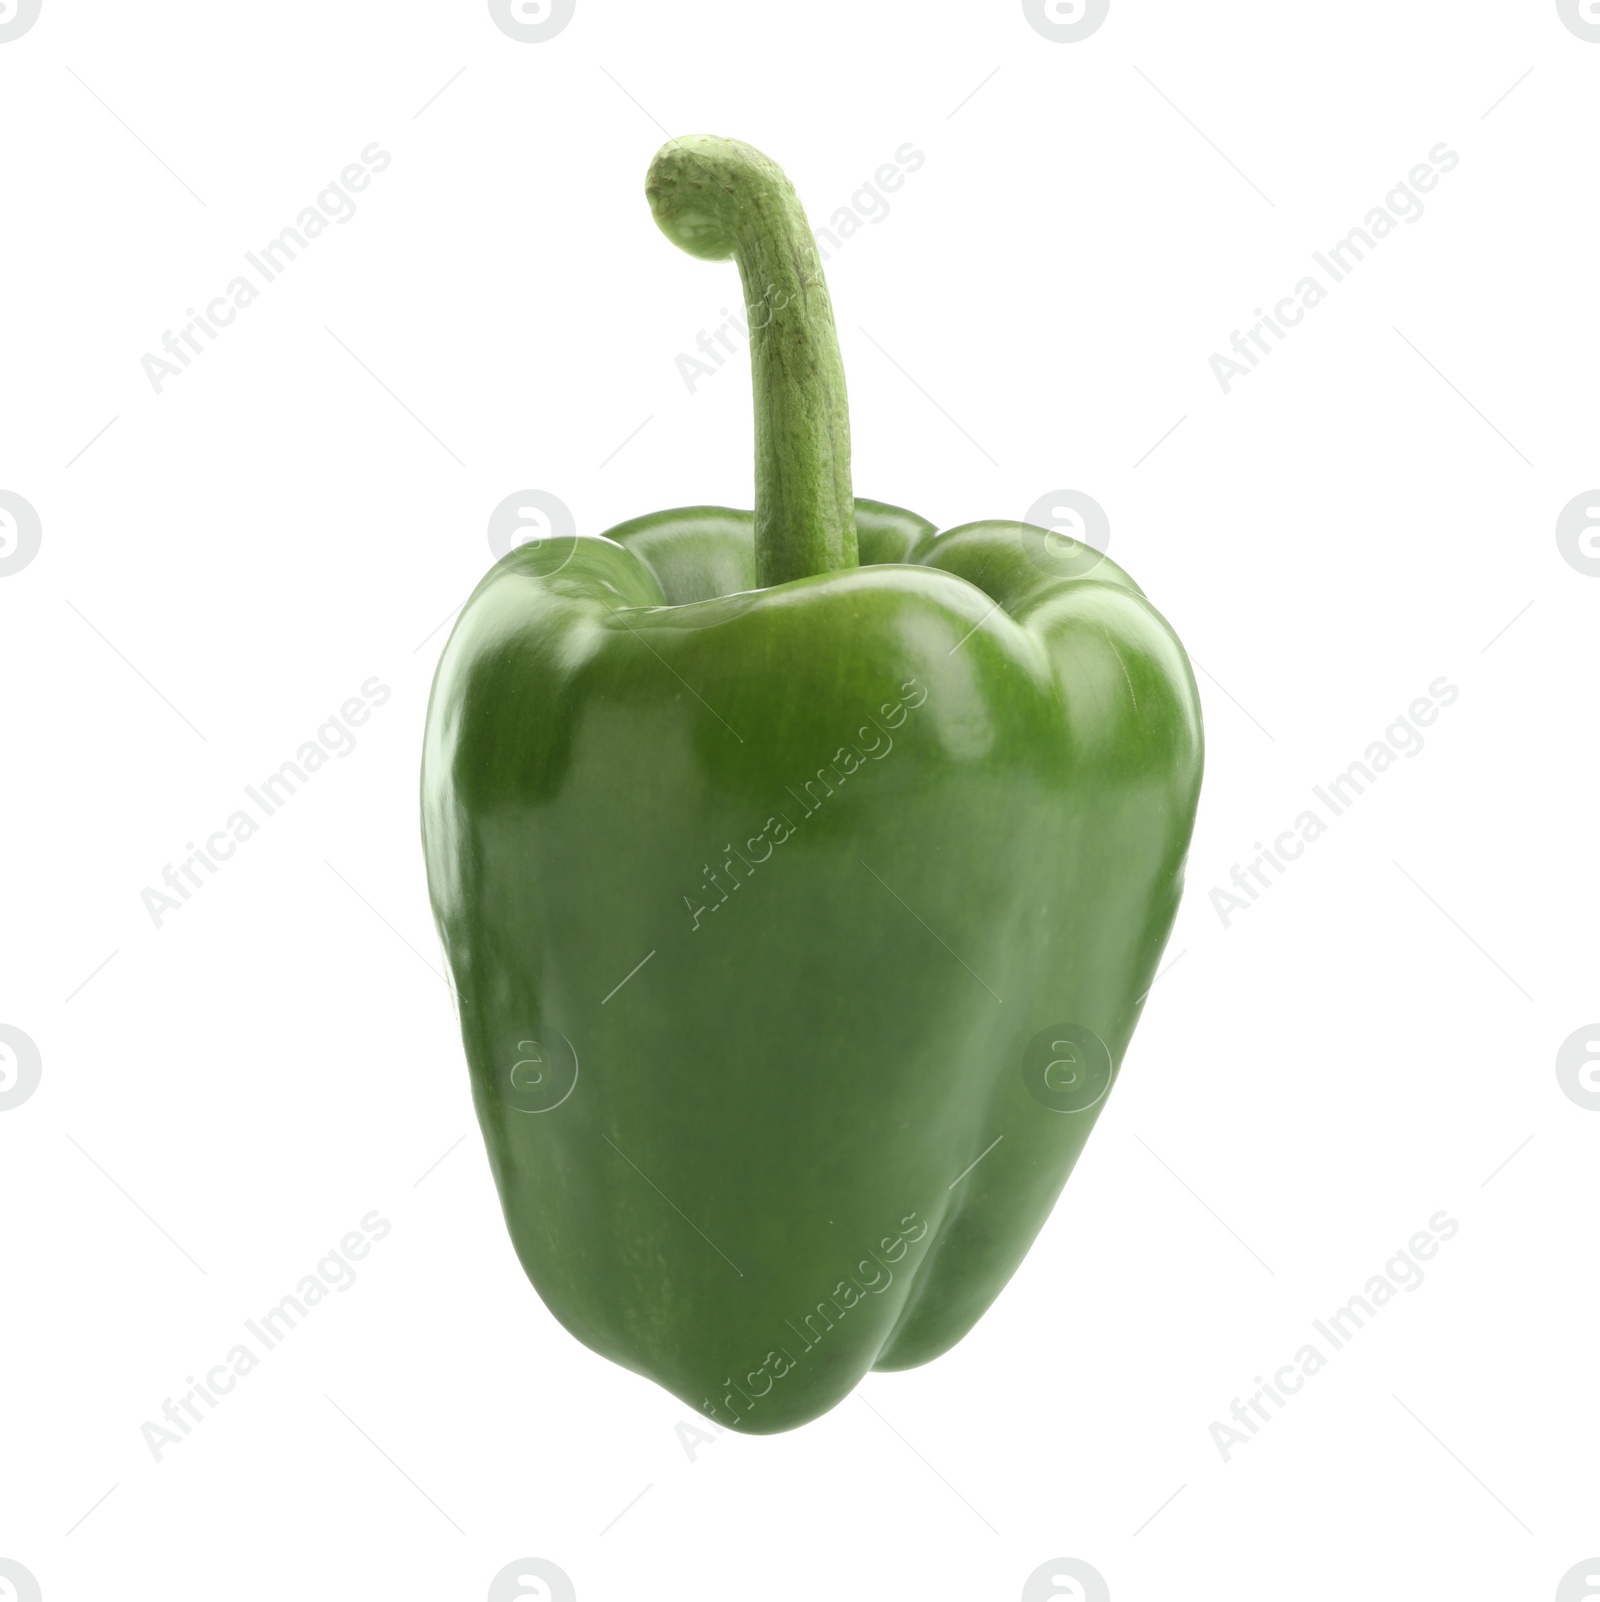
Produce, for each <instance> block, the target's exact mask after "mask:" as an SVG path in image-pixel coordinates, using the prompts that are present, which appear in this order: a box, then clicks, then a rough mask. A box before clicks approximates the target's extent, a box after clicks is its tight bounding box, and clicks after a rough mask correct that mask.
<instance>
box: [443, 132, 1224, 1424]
mask: <svg viewBox="0 0 1600 1602" xmlns="http://www.w3.org/2000/svg"><path fill="white" fill-rule="evenodd" d="M646 192H647V194H648V197H649V200H650V205H651V207H652V209H653V211H654V214H655V218H656V221H657V222H658V223H659V224H660V226H661V228H662V230H663V231H664V232H665V233H666V235H667V236H668V238H669V239H671V240H672V241H673V242H674V243H675V244H678V245H679V246H681V247H682V248H683V249H685V250H686V251H688V252H690V253H691V254H693V255H697V256H701V257H705V258H707V259H710V260H726V259H727V258H728V257H730V256H731V257H734V258H736V259H737V261H738V264H739V270H740V273H741V275H742V278H743V284H744V294H745V301H746V303H747V307H748V309H749V314H750V329H751V369H752V374H753V379H754V385H755V445H756V466H755V513H754V516H753V517H752V515H751V514H750V513H748V512H738V511H730V510H727V509H724V508H721V507H692V508H688V509H684V510H678V511H669V512H661V513H657V514H655V515H653V516H648V517H641V518H638V519H636V520H634V521H633V522H630V523H624V524H622V525H621V526H619V527H617V528H613V529H611V530H610V531H609V532H608V533H606V534H605V535H602V536H598V537H596V536H587V535H586V536H577V537H571V538H555V539H547V540H544V541H541V542H535V543H532V544H529V545H525V546H522V547H520V548H519V549H516V550H514V551H512V552H511V553H510V554H509V555H507V556H506V557H505V558H503V559H502V560H501V561H499V562H498V563H497V564H496V565H495V567H494V568H493V569H492V570H491V571H490V573H489V574H488V575H487V577H485V578H484V580H483V582H482V583H481V584H480V585H479V586H478V588H477V590H476V591H475V592H474V593H473V595H472V597H471V599H470V600H469V601H468V602H467V604H466V606H465V607H464V609H463V610H462V613H461V615H460V618H459V619H458V621H457V622H456V625H455V628H454V631H453V632H452V634H451V636H450V640H449V643H448V645H447V646H446V647H445V650H444V654H443V657H442V659H441V661H440V663H439V668H438V673H437V676H436V678H435V681H434V686H433V693H432V698H431V701H430V704H429V709H428V720H427V732H426V738H425V749H424V756H423V768H422V817H423V843H424V850H425V855H426V859H427V870H428V886H429V891H430V895H431V899H432V904H433V910H434V915H435V918H436V920H437V923H438V927H439V932H440V935H441V937H442V940H443V943H444V947H445V950H446V952H447V954H448V957H449V962H450V969H451V973H452V975H453V977H454V982H455V990H456V995H457V999H458V1003H459V1008H460V1016H461V1030H462V1037H463V1040H464V1043H465V1047H466V1055H467V1060H468V1063H469V1065H470V1068H471V1079H472V1094H473V1101H474V1103H475V1105H476V1109H477V1114H478V1119H479V1121H480V1123H481V1125H482V1128H483V1134H484V1139H485V1142H486V1144H487V1147H488V1154H489V1162H490V1166H491V1167H492V1169H493V1172H494V1177H495V1182H496V1184H497V1185H498V1187H499V1192H500V1198H501V1202H502V1204H503V1207H504V1210H505V1216H506V1221H507V1224H508V1226H509V1228H510V1233H511V1239H512V1243H513V1244H514V1246H515V1248H516V1251H517V1255H518V1257H519V1258H520V1259H521V1261H522V1265H523V1267H524V1268H525V1270H526V1271H527V1274H528V1277H529V1278H530V1279H531V1280H532V1281H533V1283H534V1285H535V1286H536V1287H537V1288H538V1291H539V1294H540V1295H541V1297H542V1298H543V1299H544V1302H545V1304H546V1305H547V1306H548V1308H549V1309H550V1311H551V1312H553V1313H554V1314H555V1316H556V1317H557V1318H558V1319H559V1320H560V1321H561V1323H562V1324H564V1325H565V1326H566V1328H567V1329H568V1330H570V1331H571V1332H572V1333H573V1334H574V1335H576V1336H577V1337H578V1338H579V1339H580V1340H581V1341H583V1342H585V1343H586V1344H587V1345H589V1346H590V1347H592V1348H593V1349H594V1350H595V1351H597V1352H599V1353H601V1354H603V1355H604V1356H606V1357H609V1358H611V1359H613V1360H614V1361H615V1362H617V1363H620V1364H622V1365H623V1366H625V1367H627V1368H630V1369H633V1370H635V1371H636V1372H638V1373H641V1374H644V1375H647V1376H649V1377H650V1378H652V1379H654V1380H656V1381H657V1382H658V1383H659V1384H661V1385H663V1386H665V1387H666V1388H667V1389H668V1390H669V1391H671V1392H673V1393H674V1394H676V1395H677V1396H679V1397H681V1398H683V1399H684V1400H685V1401H687V1402H689V1403H691V1404H692V1405H693V1406H695V1407H697V1408H701V1409H702V1410H704V1411H705V1412H706V1413H708V1414H709V1415H710V1416H711V1417H713V1418H715V1419H717V1420H719V1421H720V1422H721V1423H723V1424H726V1425H728V1426H730V1427H732V1428H734V1429H739V1430H745V1431H750V1432H755V1433H766V1432H771V1431H776V1430H783V1429H789V1428H792V1427H793V1426H795V1425H798V1424H802V1423H805V1422H806V1421H808V1420H810V1419H813V1418H815V1417H817V1416H818V1415H819V1414H821V1413H823V1412H825V1411H826V1410H827V1409H828V1408H831V1407H832V1406H834V1405H835V1404H836V1403H837V1402H839V1401H840V1400H841V1399H842V1398H843V1397H844V1396H846V1395H847V1394H848V1393H849V1391H850V1390H851V1389H852V1387H854V1386H855V1385H856V1384H857V1382H858V1381H859V1380H860V1379H861V1378H862V1376H863V1375H864V1374H866V1373H867V1371H868V1370H869V1369H874V1368H878V1369H900V1368H909V1367H911V1366H913V1365H915V1364H919V1363H925V1362H927V1361H928V1360H929V1359H930V1358H933V1357H936V1356H938V1355H939V1354H940V1353H941V1352H944V1351H945V1350H947V1349H948V1348H949V1347H950V1346H952V1345H953V1344H954V1343H955V1342H956V1341H958V1340H959V1339H960V1338H961V1337H962V1336H963V1335H964V1334H965V1333H966V1332H967V1330H969V1329H970V1328H971V1327H972V1325H973V1324H974V1323H975V1322H976V1321H977V1319H978V1318H979V1317H980V1316H981V1315H982V1313H983V1312H984V1310H985V1309H986V1308H987V1307H988V1306H989V1304H990V1302H992V1301H993V1300H994V1298H995V1296H996V1295H997V1294H998V1293H999V1291H1000V1289H1001V1288H1002V1287H1003V1286H1004V1285H1005V1283H1006V1281H1007V1280H1008V1279H1009V1278H1010V1277H1011V1275H1012V1273H1013V1272H1015V1270H1016V1268H1017V1266H1018V1264H1019V1263H1020V1262H1021V1260H1022V1258H1023V1255H1024V1253H1025V1252H1026V1251H1027V1249H1028V1247H1029V1245H1030V1244H1031V1243H1032V1241H1033V1238H1034V1236H1035V1235H1036V1234H1037V1232H1038V1230H1039V1229H1040V1227H1041V1226H1042V1225H1043V1223H1044V1220H1045V1219H1046V1217H1047V1216H1048V1215H1049V1213H1050V1209H1051V1207H1052V1206H1053V1205H1054V1203H1055V1200H1056V1197H1057V1196H1058V1195H1059V1194H1060V1191H1061V1188H1062V1186H1063V1185H1064V1184H1065V1182H1066V1179H1067V1175H1068V1174H1069V1173H1070V1171H1071V1169H1072V1166H1073V1164H1074V1162H1075V1161H1076V1159H1077V1156H1078V1153H1079V1152H1080V1151H1081V1150H1082V1148H1083V1145H1084V1142H1085V1141H1086V1140H1087V1138H1088V1136H1089V1132H1090V1130H1091V1128H1092V1127H1093V1125H1094V1121H1095V1118H1096V1116H1097V1115H1098V1113H1099V1111H1100V1108H1101V1106H1102V1105H1103V1104H1104V1097H1105V1092H1106V1090H1107V1089H1108V1088H1109V1085H1110V1083H1111V1081H1112V1078H1113V1076H1114V1074H1115V1073H1116V1070H1117V1068H1118V1066H1119V1065H1120V1063H1121V1061H1122V1056H1123V1052H1124V1051H1125V1050H1126V1048H1127V1045H1128V1040H1129V1037H1130V1035H1131V1034H1132V1032H1133V1027H1134V1024H1135V1022H1136V1020H1137V1019H1138V1016H1139V1013H1140V1011H1141V1008H1142V1006H1143V1003H1144V998H1145V995H1146V993H1147V992H1148V990H1149V987H1150V984H1151V981H1152V978H1153V976H1154V974H1155V971H1156V964H1157V961H1158V959H1159V957H1160V953H1161V950H1162V947H1163V945H1164V944H1165V942H1166V939H1167V935H1168V933H1169V931H1170V929H1171V925H1172V920H1173V917H1174V915H1175V913H1176V909H1177V905H1178V898H1179V894H1180V890H1181V886H1182V879H1183V865H1184V858H1185V854H1186V852H1187V849H1188V844H1189V837H1190V832H1191V829H1192V827H1193V822H1194V813H1195V805H1196V801H1197V798H1198V793H1199V786H1200V773H1201V762H1202V756H1201V725H1200V709H1199V702H1198V697H1197V695H1196V691H1195V684H1194V678H1193V675H1192V674H1191V672H1190V668H1189V663H1188V661H1187V659H1186V657H1185V655H1184V652H1183V648H1182V647H1181V646H1180V645H1179V643H1178V641H1177V639H1176V637H1175V636H1174V634H1173V632H1172V630H1171V628H1170V627H1169V626H1168V625H1167V623H1166V622H1165V621H1164V619H1163V618H1162V617H1161V616H1160V614H1159V613H1158V612H1156V610H1155V609H1154V608H1153V607H1152V606H1151V605H1150V603H1149V602H1148V601H1147V600H1146V599H1145V598H1144V595H1143V593H1142V592H1141V591H1140V589H1139V588H1138V586H1137V585H1136V584H1135V583H1134V582H1133V580H1132V579H1131V578H1129V577H1128V575H1127V574H1126V573H1124V572H1123V571H1122V569H1121V568H1120V567H1118V566H1117V565H1116V564H1115V563H1114V562H1111V561H1109V560H1107V559H1106V558H1105V557H1104V556H1101V555H1099V553H1097V552H1095V551H1093V550H1092V549H1089V548H1088V547H1085V546H1082V545H1079V544H1076V543H1075V542H1073V541H1070V540H1063V539H1061V538H1060V537H1058V536H1056V535H1054V534H1052V533H1050V532H1048V531H1046V530H1044V529H1040V528H1035V527H1031V526H1029V525H1026V524H1022V523H1013V522H983V523H970V524H967V525H966V526H964V527H961V528H956V529H952V530H950V531H949V532H946V533H939V532H937V531H936V530H935V528H934V525H933V524H931V523H929V522H927V521H925V520H924V519H923V518H920V517H918V516H916V515H915V514H913V513H911V512H906V511H902V510H899V509H897V508H895V507H890V506H884V505H880V504H879V503H877V502H873V501H858V500H855V499H854V498H853V496H852V492H851V479H850V436H849V422H848V414H847V410H846V403H845V385H844V373H843V368H842V365H841V362H840V357H839V347H838V340H837V336H836V333H835V328H834V322H833V312H832V308H831V305H830V302H829V299H828V292H827V289H826V286H825V285H824V282H823V275H822V269H821V266H820V264H819V262H818V259H817V255H816V251H815V248H814V243H813V238H812V235H811V232H810V230H809V228H808V227H807V224H806V220H805V215H804V213H803V212H802V210H801V208H800V203H799V201H798V199H797V198H796V196H795V193H794V190H793V189H792V188H791V186H790V185H789V183H788V181H787V180H786V179H785V178H784V176H783V174H782V172H781V171H780V170H779V169H778V167H777V166H776V165H775V164H774V163H773V162H772V161H770V160H769V159H768V158H767V157H765V156H763V155H762V154H760V153H759V152H758V151H756V150H753V149H751V148H750V147H749V146H748V145H743V144H739V143H736V142H735V141H732V140H727V139H712V138H695V139H677V140H673V141H672V142H671V143H669V144H668V145H666V146H665V147H664V148H663V149H662V150H661V152H660V153H659V154H658V155H657V156H656V158H655V161H654V163H653V164H652V166H651V169H650V174H649V180H648V184H647V190H646ZM724 913H726V917H724V916H723V914H724Z"/></svg>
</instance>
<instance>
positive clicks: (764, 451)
mask: <svg viewBox="0 0 1600 1602" xmlns="http://www.w3.org/2000/svg"><path fill="white" fill-rule="evenodd" d="M645 194H646V195H647V196H648V197H649V199H650V210H651V211H652V212H653V213H654V215H655V219H656V222H657V223H658V224H659V225H660V227H661V231H662V233H664V234H665V235H666V236H667V238H668V239H670V240H671V241H672V242H673V244H675V245H677V246H679V247H681V248H682V249H683V250H686V251H688V253H689V254H690V255H691V256H699V257H701V258H702V259H704V260H707V261H726V260H727V259H728V258H729V257H730V256H731V257H734V258H735V259H736V260H737V261H738V263H739V276H740V278H741V279H742V280H743V282H744V298H745V310H746V313H747V315H748V317H749V320H750V373H751V379H752V382H753V384H754V387H755V433H756V524H755V528H756V582H757V583H758V584H760V585H761V586H763V587H766V586H769V585H773V584H786V583H788V582H789V581H790V580H791V579H799V578H807V577H809V576H810V575H812V574H816V573H831V572H835V571H837V570H838V569H840V568H849V567H855V566H856V565H857V562H858V557H857V552H856V522H855V501H854V498H853V496H852V493H851V485H850V409H849V405H848V403H847V401H846V399H845V387H844V363H843V362H842V361H841V360H840V358H839V336H838V334H837V332H836V330H835V328H834V323H833V304H832V302H831V301H830V300H829V299H828V286H827V284H826V283H825V282H824V281H823V277H822V263H821V261H820V260H819V259H818V256H817V249H816V243H815V241H814V240H813V238H812V234H811V229H810V226H809V225H808V224H807V222H806V214H805V212H804V210H802V208H801V205H800V199H799V197H798V196H797V195H796V194H795V192H794V186H793V185H792V184H791V183H790V182H789V180H788V179H787V178H785V177H784V175H783V172H782V170H781V169H780V168H779V166H778V164H777V163H776V162H774V161H772V160H771V159H770V158H768V157H767V156H764V155H762V154H761V152H760V151H759V150H756V149H754V148H753V147H752V146H750V145H746V144H741V143H740V142H739V141H738V140H736V139H718V138H714V137H711V136H695V137H690V138H684V139H673V140H670V141H669V142H668V143H667V144H665V145H663V146H662V147H661V149H660V150H659V151H658V152H657V154H656V158H655V160H654V161H653V162H651V163H650V173H649V176H648V177H647V178H646V180H645Z"/></svg>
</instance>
